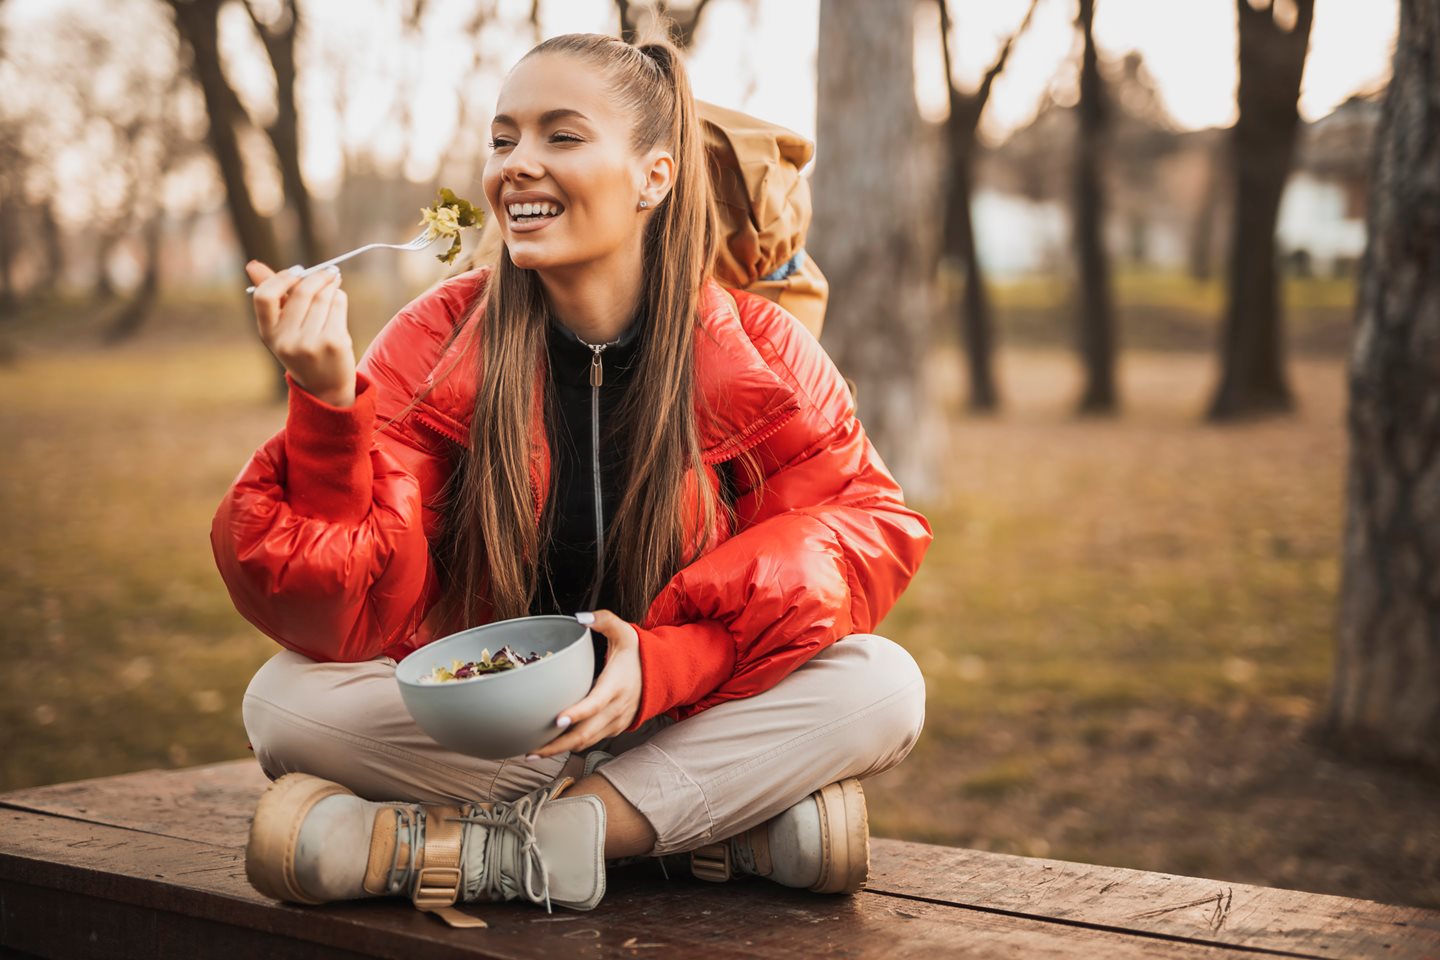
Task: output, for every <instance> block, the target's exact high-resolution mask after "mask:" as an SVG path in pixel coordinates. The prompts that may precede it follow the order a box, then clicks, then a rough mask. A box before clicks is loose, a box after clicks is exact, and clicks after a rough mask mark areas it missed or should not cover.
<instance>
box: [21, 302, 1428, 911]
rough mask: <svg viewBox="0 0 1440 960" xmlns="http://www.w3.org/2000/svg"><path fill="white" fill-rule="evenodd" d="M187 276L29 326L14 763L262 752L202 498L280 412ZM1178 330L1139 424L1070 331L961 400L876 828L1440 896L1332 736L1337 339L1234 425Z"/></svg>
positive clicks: (1131, 385)
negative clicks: (150, 309) (114, 305)
mask: <svg viewBox="0 0 1440 960" xmlns="http://www.w3.org/2000/svg"><path fill="white" fill-rule="evenodd" d="M1017 296H1018V294H1017ZM1156 296H1159V294H1156ZM185 303H186V304H189V306H183V307H176V308H174V309H173V310H167V312H166V314H165V315H164V316H163V317H162V318H161V321H160V322H159V323H158V324H157V325H156V326H155V327H154V328H153V329H152V330H151V331H150V332H149V333H147V334H146V335H145V336H144V337H143V338H142V339H140V340H138V341H136V342H135V343H132V344H130V345H128V346H125V347H122V348H117V349H113V350H108V351H101V350H98V349H96V348H94V347H93V346H88V345H87V343H89V342H90V341H87V340H86V339H85V335H86V334H85V331H86V330H87V329H90V328H89V327H87V326H86V322H85V320H84V318H83V317H81V316H78V312H83V310H82V308H81V307H80V306H78V305H77V306H74V307H72V308H71V309H73V310H75V311H77V316H76V317H74V318H73V320H69V321H67V320H66V316H67V315H68V314H67V313H66V310H65V309H63V308H62V309H58V311H57V318H58V319H57V320H56V323H55V324H54V327H53V328H49V327H41V326H40V325H39V324H40V323H41V321H40V320H38V319H36V318H34V317H32V318H30V320H29V321H28V323H29V326H28V327H27V326H25V325H24V324H21V325H17V326H16V327H14V328H12V329H14V330H18V331H19V332H18V333H16V334H14V337H15V342H17V343H18V344H19V348H18V349H17V350H15V351H14V354H15V357H16V359H14V360H13V362H12V363H11V364H10V365H9V366H0V403H3V404H4V406H5V409H6V410H7V411H8V413H9V416H7V417H6V418H5V419H4V420H3V422H0V445H3V449H4V450H5V451H6V454H7V455H6V461H5V466H4V467H3V469H0V529H3V530H4V531H5V546H6V549H5V550H3V551H0V604H3V608H4V609H5V610H6V612H7V615H6V617H5V618H4V620H3V625H0V649H3V652H4V654H5V657H6V668H5V669H4V670H3V671H0V724H3V728H4V730H5V731H7V736H6V740H7V745H6V749H5V750H3V751H0V789H13V788H16V787H21V786H25V785H30V784H39V783H47V782H55V781H62V780H71V779H77V778H82V777H90V776H99V775H104V774H110V773H119V772H123V771H129V770H136V769H142V768H147V767H155V766H159V767H171V766H185V765H189V764H195V763H202V762H208V761H215V760H222V759H228V758H236V757H244V756H246V755H247V751H246V745H245V734H244V729H243V726H242V725H241V722H240V713H239V706H240V698H241V695H242V694H243V691H244V689H245V686H246V684H247V683H248V681H249V678H250V676H251V675H252V674H253V672H254V671H255V669H256V668H258V666H259V665H260V664H261V663H262V662H263V661H264V660H265V659H266V658H267V657H268V656H270V655H271V654H272V653H273V652H274V651H275V650H276V649H277V648H276V647H275V646H274V644H272V643H271V642H270V641H269V640H268V639H266V638H264V637H262V636H260V635H258V634H257V633H256V632H255V631H254V630H253V629H251V628H250V627H249V625H248V624H246V623H245V622H244V621H243V620H241V619H240V617H239V616H238V615H237V614H236V613H235V612H234V610H233V608H232V607H231V605H230V601H229V598H228V596H227V595H226V593H225V591H224V588H223V586H222V584H221V583H220V580H219V578H218V576H217V575H216V573H215V570H214V564H213V561H212V558H211V555H210V547H209V542H208V532H209V521H210V517H211V515H212V513H213V510H214V507H215V505H216V503H218V501H219V499H220V497H221V495H222V493H223V492H224V490H225V489H226V487H227V485H228V484H229V482H230V481H231V479H232V478H233V477H234V475H235V474H236V473H237V472H238V470H239V469H240V467H241V466H242V465H243V463H244V461H245V459H246V457H248V456H249V454H250V452H251V451H252V450H254V449H255V447H257V446H258V445H259V444H260V443H261V442H262V441H263V440H264V439H265V438H266V437H267V436H269V435H270V434H271V433H272V432H273V431H274V430H276V429H278V428H279V426H280V425H281V423H282V421H283V409H282V408H281V407H280V406H278V405H276V404H274V403H273V402H271V401H270V399H269V392H270V387H271V382H272V381H271V376H272V374H271V369H270V367H269V365H268V358H267V357H266V355H265V354H264V353H263V351H262V350H261V349H260V348H259V347H258V345H256V344H255V343H254V342H253V341H251V340H246V339H243V338H241V337H239V336H237V335H236V333H235V331H239V330H243V329H244V326H245V320H244V317H243V316H241V315H239V314H238V313H237V311H236V310H235V306H234V303H233V300H227V299H223V298H214V299H212V300H206V298H205V297H203V296H197V297H192V298H190V299H188V300H187V301H185ZM352 303H356V304H357V305H356V314H357V316H356V324H355V325H356V327H357V329H359V330H361V331H367V330H368V331H373V330H374V329H375V328H376V327H377V326H378V325H379V322H380V320H381V319H382V314H381V313H380V311H379V310H378V309H377V308H376V307H375V306H374V304H373V303H367V302H366V301H364V300H363V299H361V300H359V301H358V302H357V300H352ZM207 304H208V305H207ZM1004 309H1010V307H1009V306H1005V307H1004ZM1196 315H1197V316H1198V313H1197V314H1196ZM187 317H188V318H189V319H188V320H187V319H186V318H187ZM1050 322H1051V323H1052V324H1055V323H1057V321H1055V320H1054V318H1053V317H1052V318H1051V321H1050ZM67 323H71V324H72V325H71V326H67V325H66V324H67ZM90 326H91V327H93V318H92V320H91V321H90ZM1006 329H1007V336H1008V333H1009V328H1006ZM65 331H68V332H65ZM359 339H361V340H363V339H364V335H363V333H362V335H361V336H360V338H359ZM1022 340H1023V338H1022ZM1182 346H1183V344H1181V345H1176V344H1168V345H1166V347H1165V349H1157V350H1140V349H1131V350H1129V351H1128V352H1127V353H1126V354H1125V355H1124V358H1123V362H1122V365H1121V371H1120V374H1121V384H1122V393H1123V396H1124V399H1125V404H1126V406H1125V412H1124V414H1123V416H1121V417H1119V418H1115V419H1112V420H1075V419H1072V418H1071V417H1070V415H1069V413H1068V411H1069V407H1070V402H1071V398H1072V397H1073V396H1074V394H1075V391H1076V387H1077V382H1076V371H1075V364H1074V362H1073V358H1072V357H1071V356H1070V355H1069V354H1067V353H1066V352H1064V351H1060V350H1054V349H1046V348H1044V347H1043V346H1038V345H1035V344H1030V345H1028V346H1024V347H1022V348H1020V349H1007V350H1006V351H1004V352H1002V353H1001V354H1000V356H999V362H1000V370H999V373H1000V382H1001V389H1002V392H1003V393H1004V395H1005V397H1006V401H1007V405H1006V409H1005V412H1004V413H1003V414H1001V415H1000V416H998V417H994V418H966V417H963V416H961V415H960V414H959V413H953V416H952V423H953V429H952V431H951V432H950V435H949V439H948V442H949V444H950V446H949V450H948V456H947V458H946V459H947V463H948V464H949V466H948V469H949V471H950V473H949V475H948V477H947V482H946V484H945V490H946V491H947V493H946V496H945V497H944V499H943V500H940V501H937V502H935V503H929V504H919V506H920V507H921V509H922V510H924V511H925V512H926V514H927V516H928V517H929V518H930V520H931V522H932V524H933V526H934V528H935V530H936V534H937V536H936V541H935V544H934V546H933V547H932V549H931V553H930V555H929V557H928V558H927V561H926V563H925V565H924V567H923V568H922V570H921V572H920V574H919V576H918V577H917V579H916V580H915V582H914V583H913V585H912V586H911V588H910V589H909V591H908V592H907V593H906V594H905V596H904V597H903V599H902V601H901V603H900V605H899V606H898V607H897V608H896V609H895V610H894V611H893V612H892V613H891V615H890V616H889V617H888V618H887V619H886V621H885V622H884V623H883V624H882V625H881V627H880V632H882V633H884V634H886V635H888V636H891V637H894V638H895V639H897V640H898V641H900V642H901V643H903V644H904V645H905V646H906V647H907V648H908V649H910V650H911V652H912V653H913V654H914V655H915V657H916V659H917V660H918V661H919V662H920V664H921V666H922V667H923V668H924V670H925V673H926V676H927V682H928V690H929V699H928V706H927V720H926V729H925V733H924V735H923V736H922V738H921V740H920V742H919V743H918V744H917V746H916V748H915V750H914V751H913V753H912V754H911V756H910V757H909V758H908V759H907V760H906V761H905V762H904V763H902V764H901V765H899V766H898V767H896V768H894V769H892V770H890V771H888V772H886V773H884V774H882V775H880V776H878V777H875V778H873V779H872V780H870V781H868V782H867V785H866V787H867V794H868V796H869V798H870V804H871V816H872V825H873V829H874V832H875V833H876V834H877V835H881V836H899V837H907V838H911V839H917V840H927V841H933V842H939V843H947V844H959V845H964V846H969V847H975V848H981V849H992V850H998V851H1004V852H1010V853H1019V854H1026V855H1031V856H1047V857H1054V858H1058V859H1066V860H1076V861H1083V862H1089V863H1101V864H1113V865H1119V866H1129V867H1136V868H1141V869H1149V870H1159V871H1168V872H1178V873H1185V874H1192V875H1199V876H1208V877H1215V878H1219V879H1226V880H1232V881H1239V882H1250V883H1259V884H1265V885H1271V886H1282V887H1295V888H1300V889H1306V890H1314V891H1321V892H1328V893H1337V894H1344V895H1348V896H1360V897H1368V898H1372V899H1378V900H1383V901H1388V902H1395V903H1411V904H1417V905H1423V906H1430V907H1440V809H1437V808H1436V807H1435V804H1434V803H1433V796H1434V785H1433V783H1432V782H1427V781H1425V780H1422V779H1420V778H1417V777H1416V776H1414V775H1412V774H1409V773H1406V772H1404V771H1400V770H1390V769H1385V768H1370V767H1358V766H1355V765H1352V764H1349V763H1346V762H1341V761H1340V760H1338V759H1336V758H1333V757H1331V756H1330V755H1329V754H1328V753H1327V752H1326V751H1325V749H1324V747H1323V745H1321V744H1319V743H1317V742H1315V741H1314V739H1313V737H1312V735H1311V734H1310V732H1309V731H1310V730H1311V727H1312V724H1313V721H1314V719H1315V718H1316V716H1317V715H1318V713H1319V712H1320V711H1321V710H1322V709H1323V705H1324V700H1325V696H1326V691H1327V689H1328V685H1329V678H1330V671H1331V670H1332V668H1333V655H1332V647H1333V639H1332V628H1333V619H1334V615H1335V601H1336V591H1337V587H1338V581H1339V566H1338V561H1337V557H1338V553H1339V542H1340V521H1341V516H1342V514H1341V510H1342V503H1343V482H1342V478H1343V464H1344V457H1345V437H1344V430H1343V410H1344V370H1343V364H1342V362H1341V361H1340V360H1339V359H1337V358H1334V357H1324V356H1313V355H1307V356H1304V357H1302V358H1300V359H1297V360H1296V361H1295V362H1294V363H1293V364H1292V373H1293V379H1294V386H1295V389H1296V393H1297V395H1298V397H1299V402H1300V407H1299V412H1298V413H1297V414H1296V415H1295V416H1294V417H1290V418H1284V419H1274V420H1266V421H1260V422H1257V423H1252V424H1248V425H1245V426H1241V427H1231V428H1223V429H1222V428H1216V427H1210V426H1206V425H1203V424H1202V423H1201V421H1200V412H1201V410H1202V409H1203V406H1204V401H1205V399H1206V396H1207V393H1208V390H1209V388H1210V386H1211V384H1212V378H1213V375H1214V370H1213V365H1212V362H1211V359H1210V357H1209V355H1208V354H1205V353H1195V352H1187V351H1186V350H1184V349H1182ZM932 362H933V363H935V364H936V368H937V369H938V370H940V371H942V372H943V371H954V370H958V369H959V364H958V359H957V358H956V357H955V356H954V355H953V353H949V352H946V351H944V350H941V351H937V352H936V353H935V354H934V355H933V356H932ZM943 379H944V378H942V380H943ZM943 385H944V386H945V387H946V389H947V390H948V394H947V395H946V400H945V402H947V403H949V404H951V405H952V407H957V406H958V395H959V392H960V391H959V386H960V385H959V383H958V381H957V380H956V379H955V378H954V377H951V378H950V379H948V380H945V381H944V384H943Z"/></svg>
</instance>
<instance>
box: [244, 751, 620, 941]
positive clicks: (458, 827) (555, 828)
mask: <svg viewBox="0 0 1440 960" xmlns="http://www.w3.org/2000/svg"><path fill="white" fill-rule="evenodd" d="M572 783H574V779H573V778H570V777H565V778H563V779H561V780H557V781H555V782H553V783H550V784H547V785H545V786H542V787H539V788H537V789H535V790H533V791H531V792H530V793H527V794H525V795H524V796H523V797H520V798H518V799H516V800H513V801H508V802H495V803H480V802H477V803H465V804H460V805H444V804H428V803H427V804H419V803H377V802H375V801H371V800H363V799H361V798H360V797H357V796H355V794H354V793H353V792H351V791H350V790H349V789H348V788H346V787H344V786H341V785H340V784H338V783H332V782H331V781H329V780H322V779H321V778H319V777H315V776H311V775H310V774H307V773H290V774H286V775H285V776H283V777H281V778H280V779H278V780H276V781H275V782H274V783H272V784H271V785H270V786H269V787H268V788H266V790H265V793H264V794H263V795H262V796H261V798H260V802H259V804H258V805H257V806H256V809H255V819H254V821H253V822H252V823H251V825H250V840H249V843H248V844H247V845H246V847H245V874H246V876H247V877H248V878H249V879H250V883H251V884H252V885H253V886H254V887H255V889H256V890H259V891H260V892H261V893H263V894H265V895H266V896H269V897H274V898H275V899H277V900H289V901H292V902H297V903H326V902H329V901H331V900H353V899H359V898H362V897H383V896H402V897H409V898H410V899H411V900H412V901H413V902H414V903H415V906H416V907H417V908H418V909H420V910H425V911H429V912H433V913H435V914H436V915H437V916H439V917H440V918H441V919H442V920H444V921H445V922H446V923H449V924H450V925H451V926H470V927H483V926H485V921H483V920H481V919H479V918H478V917H471V916H467V915H466V914H463V913H461V912H460V911H458V910H456V909H454V906H453V904H454V903H455V902H456V901H457V900H459V901H474V900H512V899H515V898H517V897H523V898H525V899H526V900H530V901H531V902H533V903H543V904H545V908H546V909H547V910H550V909H551V904H559V905H561V906H563V907H569V908H571V909H573V910H591V909H594V907H595V906H596V904H598V903H599V902H600V900H601V898H602V897H604V895H605V861H604V851H605V806H604V804H603V803H602V802H601V801H600V798H599V797H595V796H577V797H565V798H560V794H561V793H562V792H563V791H564V790H565V789H566V788H567V787H569V786H570V785H571V784H572Z"/></svg>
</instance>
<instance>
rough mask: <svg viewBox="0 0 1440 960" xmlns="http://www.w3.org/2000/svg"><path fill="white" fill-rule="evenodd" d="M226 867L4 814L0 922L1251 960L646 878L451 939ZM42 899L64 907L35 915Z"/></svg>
mask: <svg viewBox="0 0 1440 960" xmlns="http://www.w3.org/2000/svg"><path fill="white" fill-rule="evenodd" d="M239 858H240V851H238V850H236V849H234V848H230V847H221V846H215V845H211V844H204V843H199V842H196V841H192V840H183V839H177V838H173V837H166V836H160V835H156V834H149V833H141V832H138V831H134V830H125V829H121V828H116V827H109V826H104V825H100V824H89V823H83V822H80V821H76V820H68V819H63V818H59V817H53V816H46V815H41V814H34V813H29V812H23V811H16V810H11V811H6V812H5V813H4V814H3V815H0V916H7V917H8V916H11V915H13V914H12V907H11V903H12V901H11V897H12V896H14V897H17V898H18V899H16V900H15V901H13V902H14V903H16V904H19V905H20V906H21V907H23V908H25V909H44V907H43V904H45V903H47V902H53V903H55V904H57V905H58V906H55V907H54V908H52V909H51V911H50V913H49V915H48V917H47V921H46V922H47V923H49V924H60V925H65V924H67V923H70V922H71V918H69V917H68V914H67V913H66V909H67V907H68V908H73V909H84V908H86V907H87V906H90V901H100V902H103V903H104V904H107V905H108V904H118V905H121V907H126V906H128V907H132V908H136V909H135V910H132V911H129V912H126V911H125V910H123V909H119V908H113V909H112V912H111V913H110V914H109V915H108V916H109V918H110V919H109V920H108V921H107V923H108V924H110V925H108V926H106V928H105V929H104V930H100V929H95V927H94V925H95V924H96V923H99V922H100V921H101V920H103V919H104V916H105V915H103V914H102V912H101V911H99V910H96V911H93V912H91V913H90V914H89V915H88V916H89V917H90V918H91V920H89V921H84V920H81V921H77V923H79V924H81V925H83V924H84V923H86V922H89V923H91V929H90V930H88V931H87V932H86V938H87V939H86V940H85V941H82V942H81V943H79V947H81V948H83V947H84V946H85V944H86V942H88V936H89V933H90V932H94V933H95V934H96V936H97V937H98V938H104V940H105V942H107V943H114V942H116V938H118V937H121V936H126V935H128V936H131V937H134V938H135V939H136V940H137V942H139V943H141V944H142V946H143V945H146V944H150V943H155V942H158V943H162V944H168V943H184V942H185V940H184V938H185V937H186V936H191V937H193V936H197V935H202V934H203V936H204V937H206V941H205V942H206V943H207V944H214V945H215V947H216V949H215V951H214V952H216V953H218V954H221V955H224V954H226V953H229V952H232V951H236V952H238V951H240V950H242V949H243V948H244V946H245V945H246V944H253V943H255V942H256V938H257V937H261V936H267V937H275V938H281V939H286V940H292V941H297V942H301V943H304V944H307V945H311V946H312V947H313V948H315V949H314V955H317V956H324V955H335V952H336V951H350V952H352V953H359V954H363V955H366V956H375V957H396V958H400V957H406V958H409V957H413V956H417V955H421V954H422V953H423V955H424V956H426V957H427V958H431V957H433V958H448V957H489V958H496V960H542V958H551V957H556V956H564V957H573V956H582V957H592V956H593V957H645V956H653V957H668V956H674V955H684V956H686V957H687V958H688V957H696V958H706V957H714V958H719V960H726V958H739V957H761V958H774V960H794V958H795V957H797V956H802V957H863V956H876V957H886V958H887V960H888V958H910V957H915V958H920V957H934V956H937V955H948V954H953V953H956V952H960V951H963V952H964V953H965V954H966V955H967V956H974V957H978V958H988V957H1014V956H1017V955H1045V956H1053V957H1057V958H1069V957H1074V958H1082V957H1084V958H1089V957H1095V956H1103V957H1107V958H1109V957H1114V958H1117V960H1127V958H1141V957H1158V958H1162V960H1164V958H1173V960H1221V958H1223V960H1239V958H1241V957H1246V958H1251V960H1253V957H1254V954H1253V953H1252V952H1242V951H1234V950H1228V949H1223V948H1216V947H1208V946H1204V945H1195V944H1186V943H1179V942H1175V941H1171V940H1165V939H1158V938H1154V937H1148V936H1133V935H1129V934H1124V933H1117V932H1111V931H1103V930H1092V929H1088V928H1085V927H1076V926H1069V925H1064V924H1054V923H1039V922H1036V921H1034V920H1031V919H1026V918H1021V917H1013V916H1007V915H1004V914H1000V913H990V912H985V911H972V910H964V909H960V908H956V907H952V906H948V905H945V904H934V903H925V902H919V901H910V900H904V899H901V898H897V897H891V896H884V895H879V894H868V893H862V894H859V895H857V896H854V897H831V896H819V895H815V894H810V893H808V892H806V891H802V890H790V889H788V888H785V887H780V886H778V885H775V884H771V883H769V882H767V881H764V880H760V879H754V878H752V879H748V880H744V881H738V882H734V883H730V884H726V885H724V886H716V885H713V884H706V883H702V882H700V881H696V880H693V879H690V878H683V879H682V878H676V879H674V880H672V881H669V882H667V881H665V880H663V879H661V878H659V877H658V874H656V872H655V871H652V870H650V869H649V865H643V866H640V867H636V868H631V869H623V870H615V871H612V875H611V878H612V882H611V885H610V889H609V891H608V893H607V895H606V898H605V900H604V901H603V902H602V904H601V905H600V907H598V908H597V909H596V910H594V911H590V912H587V913H579V912H574V911H567V910H564V909H563V908H557V910H556V912H555V913H554V914H553V915H547V914H546V913H545V912H544V910H543V909H541V908H539V907H537V906H535V905H532V904H529V903H499V904H466V905H465V907H464V909H465V910H466V912H469V913H473V914H476V915H479V916H482V917H484V918H485V919H486V920H488V921H489V922H490V923H491V926H490V927H489V928H487V929H483V930H452V929H450V928H448V927H446V926H444V925H443V924H441V923H440V922H439V921H438V920H436V919H435V918H432V917H426V916H424V915H423V914H420V913H419V912H417V911H416V910H415V909H414V908H413V907H412V906H410V905H409V904H408V903H406V902H404V901H403V900H399V899H396V898H383V899H379V900H373V901H356V902H349V903H343V904H327V905H323V906H319V907H298V906H291V905H287V904H280V903H277V902H275V901H271V900H266V899H265V898H263V897H261V896H260V895H259V894H257V893H256V892H255V891H254V890H252V889H251V888H250V887H249V885H248V884H247V883H246V882H245V880H244V874H243V864H242V863H241V862H240V859H239ZM16 891H19V892H18V893H17V892H16ZM36 891H47V893H36ZM49 891H60V892H61V893H63V894H68V895H70V896H71V897H72V899H70V900H69V901H65V900H63V899H55V900H53V901H47V899H46V897H47V896H48V892H49ZM76 898H78V899H76ZM37 905H39V906H37ZM16 909H19V908H18V907H17V908H16ZM107 909H109V908H108V907H107ZM146 913H150V914H153V915H154V919H153V920H152V921H149V922H152V923H154V924H156V925H157V926H156V927H155V928H154V930H153V932H148V931H147V929H146V928H145V927H144V923H146V922H147V921H145V920H144V916H145V914H146ZM196 921H199V922H200V923H199V925H197V923H196ZM10 931H11V927H10V924H9V922H8V921H7V923H5V924H4V925H0V936H3V937H4V938H5V945H7V946H13V947H15V948H16V949H23V950H32V951H35V952H38V953H42V954H47V955H86V954H85V952H84V950H83V949H80V950H77V951H76V952H74V953H71V952H69V951H68V950H65V951H52V950H50V949H48V948H46V945H45V944H37V943H36V942H35V940H34V939H33V938H32V939H23V938H20V937H19V935H17V942H13V943H12V942H10V939H9V938H10V937H11V932H10ZM176 931H178V932H176ZM65 936H67V937H68V936H69V934H68V933H67V934H66V935H65ZM167 938H168V939H167ZM61 946H66V944H63V943H62V944H61ZM68 946H70V947H74V946H76V944H75V943H73V942H69V943H68ZM326 951H329V952H328V953H327V952H326ZM178 953H179V955H184V951H178ZM172 955H175V954H172ZM261 955H262V956H263V955H265V954H264V953H263V952H262V953H261Z"/></svg>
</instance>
